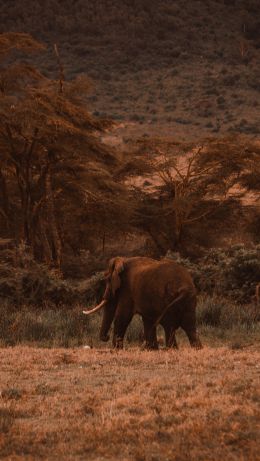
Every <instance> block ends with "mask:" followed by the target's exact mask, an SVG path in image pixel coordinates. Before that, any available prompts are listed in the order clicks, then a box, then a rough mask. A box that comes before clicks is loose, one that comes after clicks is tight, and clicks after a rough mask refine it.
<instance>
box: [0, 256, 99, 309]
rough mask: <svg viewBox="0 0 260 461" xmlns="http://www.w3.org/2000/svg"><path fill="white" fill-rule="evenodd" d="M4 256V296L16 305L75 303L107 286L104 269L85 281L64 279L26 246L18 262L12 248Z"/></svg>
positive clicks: (0, 276) (0, 268) (0, 265)
mask: <svg viewBox="0 0 260 461" xmlns="http://www.w3.org/2000/svg"><path fill="white" fill-rule="evenodd" d="M18 251H19V249H18ZM2 255H3V256H5V259H4V258H3V261H2V262H0V292H1V297H2V298H3V299H8V300H9V301H10V302H12V303H13V304H14V305H16V306H17V305H24V304H26V305H34V306H44V305H45V304H46V303H47V304H53V305H55V306H59V305H60V306H63V305H70V306H73V305H75V304H77V303H84V302H87V301H90V300H93V299H94V298H96V297H97V296H100V290H101V289H103V285H102V279H103V273H101V272H98V273H96V274H95V275H94V276H93V277H90V278H89V279H88V280H84V281H81V282H76V281H72V280H64V279H63V278H62V276H61V274H60V273H58V272H57V271H55V270H53V269H50V268H48V267H47V266H46V265H44V264H40V263H38V262H36V261H35V260H34V259H33V257H32V256H31V254H30V253H29V252H26V249H24V248H22V249H21V248H20V254H18V257H16V260H15V262H14V260H13V259H12V257H11V256H13V255H12V251H10V252H8V253H6V254H3V253H2ZM16 256H17V255H16Z"/></svg>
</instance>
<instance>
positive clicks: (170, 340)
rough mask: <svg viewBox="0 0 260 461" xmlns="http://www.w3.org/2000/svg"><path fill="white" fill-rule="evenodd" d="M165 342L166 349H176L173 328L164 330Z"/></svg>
mask: <svg viewBox="0 0 260 461" xmlns="http://www.w3.org/2000/svg"><path fill="white" fill-rule="evenodd" d="M165 341H166V347H173V348H174V349H178V344H177V341H176V337H175V329H174V328H167V329H165Z"/></svg>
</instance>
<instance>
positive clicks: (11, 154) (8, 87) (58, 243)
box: [0, 33, 131, 268]
mask: <svg viewBox="0 0 260 461" xmlns="http://www.w3.org/2000/svg"><path fill="white" fill-rule="evenodd" d="M28 48H29V49H30V51H31V50H33V51H39V50H42V48H43V47H42V46H41V45H40V44H38V42H35V40H33V39H32V38H31V37H30V36H28V35H26V34H13V33H7V34H2V36H0V52H1V66H0V98H1V106H0V155H1V158H0V225H1V232H2V237H8V238H12V239H13V240H14V241H15V242H18V243H19V242H21V241H25V243H26V245H28V246H29V247H30V249H31V251H32V253H33V255H34V257H35V258H36V259H37V260H38V261H42V262H44V263H46V264H48V265H49V266H50V265H52V266H55V267H57V268H60V267H61V263H62V259H63V253H64V251H65V249H66V250H67V251H68V249H70V250H71V251H74V252H77V251H78V247H79V246H80V247H81V248H86V247H87V245H88V242H89V234H92V233H93V232H95V235H94V237H95V238H96V239H97V238H100V239H102V238H104V235H105V233H108V232H109V231H112V232H113V233H116V232H120V231H121V229H122V228H124V226H126V222H127V221H128V220H129V214H130V213H131V211H129V210H131V207H130V206H129V205H128V206H126V204H129V197H128V193H127V191H126V188H125V187H123V185H121V184H119V182H118V181H117V179H116V171H117V168H118V167H119V165H120V161H119V158H118V154H117V153H116V152H114V151H112V150H111V149H109V148H108V147H106V146H105V145H104V144H102V143H101V142H100V141H99V138H98V135H97V133H99V132H102V131H103V130H104V129H106V128H107V127H108V126H110V122H108V121H105V120H102V121H101V120H98V119H96V118H94V117H92V116H91V115H90V114H89V112H88V111H87V109H86V104H85V96H86V94H87V92H88V89H89V83H88V81H87V79H85V78H83V77H78V78H76V79H74V80H72V81H70V82H68V81H65V80H64V76H63V70H62V67H61V66H62V65H61V63H60V58H59V55H58V58H59V61H58V62H59V66H60V75H59V79H58V80H57V81H56V80H51V79H48V78H46V77H45V76H44V75H43V74H42V73H41V72H40V71H39V70H38V69H37V68H36V67H33V66H32V65H29V64H24V63H23V62H22V61H19V60H17V59H16V60H15V63H14V58H15V56H13V55H12V52H16V53H18V52H19V53H21V52H28ZM55 50H56V52H57V53H58V51H57V48H55ZM16 57H17V56H16ZM18 58H19V56H18ZM110 214H112V219H111V217H110ZM119 215H120V216H121V219H120V221H119V220H117V217H118V216H119ZM126 216H127V218H126ZM115 221H117V223H115ZM86 227H87V228H88V231H89V234H88V233H87V232H86Z"/></svg>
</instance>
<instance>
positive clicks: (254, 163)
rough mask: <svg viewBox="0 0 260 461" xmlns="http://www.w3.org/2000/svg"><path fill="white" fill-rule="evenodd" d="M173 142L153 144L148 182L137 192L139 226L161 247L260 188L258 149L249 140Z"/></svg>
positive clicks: (174, 245)
mask: <svg viewBox="0 0 260 461" xmlns="http://www.w3.org/2000/svg"><path fill="white" fill-rule="evenodd" d="M172 147H173V146H172V145H171V149H169V146H166V147H165V149H164V148H162V147H161V146H159V147H156V146H153V147H152V149H151V150H150V157H149V159H148V162H149V164H150V179H149V180H150V183H151V185H152V187H150V188H149V189H148V191H147V192H145V190H144V188H143V186H142V192H141V191H139V194H140V193H141V197H142V199H141V207H140V221H141V226H142V227H143V228H144V229H145V230H146V231H147V232H148V233H149V234H150V236H151V237H152V239H153V241H154V242H155V243H156V245H157V247H158V248H159V251H160V252H164V251H165V250H166V249H167V248H172V249H176V248H179V247H180V246H181V245H182V237H183V234H184V233H185V231H186V229H190V228H192V226H194V225H195V223H196V222H198V223H199V222H202V221H205V220H206V221H207V220H210V219H211V218H212V217H214V215H216V213H218V215H219V214H221V213H222V214H223V216H224V214H225V212H226V211H227V210H229V211H230V209H231V210H235V209H237V207H238V206H241V204H242V203H243V199H244V197H245V196H246V194H247V192H248V191H251V192H259V189H260V148H259V145H258V144H257V143H256V142H255V141H253V140H250V139H248V138H243V137H240V138H238V137H236V138H235V137H228V138H225V139H206V140H203V141H202V142H201V143H200V144H199V145H198V143H197V144H195V143H194V144H182V145H181V144H180V143H177V144H176V145H175V147H174V149H173V148H172ZM148 149H149V147H148ZM231 205H232V206H231Z"/></svg>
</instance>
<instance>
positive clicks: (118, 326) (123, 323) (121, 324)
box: [113, 313, 133, 349]
mask: <svg viewBox="0 0 260 461" xmlns="http://www.w3.org/2000/svg"><path fill="white" fill-rule="evenodd" d="M132 318H133V315H132V313H131V314H130V313H129V314H126V313H124V315H118V316H116V318H115V320H114V335H113V346H114V347H116V348H117V349H123V342H124V336H125V332H126V330H127V327H128V325H129V323H130V322H131V320H132Z"/></svg>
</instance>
